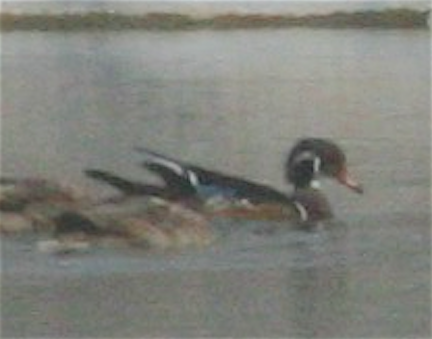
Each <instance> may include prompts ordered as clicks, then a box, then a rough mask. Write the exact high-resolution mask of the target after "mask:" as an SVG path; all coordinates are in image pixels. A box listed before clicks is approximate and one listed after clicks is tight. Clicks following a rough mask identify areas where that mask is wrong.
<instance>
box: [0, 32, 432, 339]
mask: <svg viewBox="0 0 432 339" xmlns="http://www.w3.org/2000/svg"><path fill="white" fill-rule="evenodd" d="M2 38H3V48H2V78H3V81H2V96H3V97H2V153H1V156H2V157H1V166H2V173H6V174H15V175H22V176H24V175H36V176H44V177H50V178H55V179H57V180H62V181H68V182H71V183H73V184H76V185H80V186H85V187H86V188H87V189H89V190H91V191H92V192H95V194H99V193H100V194H110V193H112V191H110V190H107V189H104V188H102V187H100V186H98V185H97V184H95V183H92V182H90V181H88V180H87V179H85V178H84V177H83V176H82V174H81V170H82V169H83V168H86V167H100V168H104V169H109V170H112V171H115V172H118V173H121V174H123V175H125V176H128V177H131V178H134V179H146V180H152V178H151V177H150V176H149V175H148V174H146V173H145V172H144V171H143V170H142V169H140V168H139V166H137V164H138V163H139V161H140V156H139V155H138V154H135V153H134V152H133V150H132V148H133V146H135V145H142V146H146V147H150V148H153V149H155V150H159V151H162V152H165V153H167V154H171V155H175V156H177V157H179V158H183V159H187V160H189V161H192V162H196V163H199V164H201V165H204V166H208V167H210V168H216V169H219V170H224V171H227V172H229V173H236V174H242V175H244V176H246V177H249V178H252V179H255V180H258V181H261V182H267V183H270V184H272V185H275V186H278V187H283V186H282V185H283V180H282V170H281V166H282V164H283V160H284V157H285V156H286V154H287V152H288V151H289V148H290V147H291V146H292V145H293V143H294V142H295V140H296V139H297V138H299V137H303V136H322V137H330V138H332V139H334V140H336V141H337V142H338V143H340V144H341V145H342V146H343V147H344V148H345V150H346V152H347V155H348V159H349V163H350V166H351V170H352V172H353V173H354V174H355V176H356V177H357V178H358V179H359V181H361V182H362V183H363V184H364V186H365V188H366V193H365V195H364V196H361V197H359V196H354V195H352V194H351V193H350V192H348V191H346V190H345V189H343V188H341V187H339V186H337V185H336V184H333V183H327V182H326V183H324V187H323V189H324V190H325V191H326V192H327V193H328V195H329V198H330V200H331V202H332V204H333V207H334V209H335V211H336V214H337V216H338V221H337V222H336V224H337V225H335V227H333V228H328V229H324V230H320V231H317V232H301V231H294V230H285V229H283V228H277V229H275V230H274V232H270V233H268V234H262V232H260V230H262V228H263V227H264V228H265V227H267V226H268V225H263V224H259V223H229V222H227V221H219V222H217V223H215V225H214V228H215V232H216V233H217V234H218V236H219V239H218V241H217V242H216V244H214V245H213V246H211V247H210V248H208V249H201V250H189V251H183V252H180V253H172V252H171V253H146V252H143V251H139V250H112V249H111V250H110V249H99V250H95V251H93V252H89V253H85V254H83V255H78V256H74V257H69V258H57V257H52V256H49V255H47V254H43V253H38V252H37V251H36V249H35V246H34V239H33V238H32V237H28V236H24V237H17V238H8V239H5V240H3V241H2V254H3V260H2V287H3V288H2V292H3V293H2V320H3V323H2V327H3V333H4V334H6V335H8V336H28V337H38V336H52V337H55V336H59V335H61V336H62V337H68V336H69V337H77V336H78V337H79V336H92V337H109V336H115V337H119V336H120V337H121V336H123V337H124V336H127V337H131V336H132V337H137V336H209V335H210V336H297V337H299V336H300V337H408V336H409V337H428V336H430V319H431V312H430V116H429V112H430V40H429V32H427V31H398V30H390V31H380V30H364V31H360V30H342V31H340V30H306V29H305V30H280V31H272V30H261V31H233V32H212V31H200V32H187V33H146V32H123V33H91V34H90V33H88V34H86V33H80V34H59V33H7V34H4V35H3V37H2ZM119 305H120V306H119ZM186 305H187V307H186ZM119 307H120V308H119Z"/></svg>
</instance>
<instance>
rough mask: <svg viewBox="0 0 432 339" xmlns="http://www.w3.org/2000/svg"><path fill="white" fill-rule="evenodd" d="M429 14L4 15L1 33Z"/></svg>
mask: <svg viewBox="0 0 432 339" xmlns="http://www.w3.org/2000/svg"><path fill="white" fill-rule="evenodd" d="M429 15H430V13H429V11H418V10H412V9H388V10H383V11H358V12H334V13H331V14H324V15H302V16H295V15H264V14H235V13H228V14H222V15H216V16H213V17H210V18H196V17H192V16H189V15H184V14H175V13H162V12H161V13H148V14H139V15H130V14H122V13H118V12H101V11H98V12H85V13H63V14H16V13H1V15H0V19H1V30H2V31H15V30H24V31H26V30H37V31H91V30H112V31H117V30H136V29H141V30H162V31H174V30H197V29H215V30H232V29H260V28H274V29H277V28H294V27H311V28H334V29H338V28H340V29H342V28H382V29H428V28H429V23H428V20H429Z"/></svg>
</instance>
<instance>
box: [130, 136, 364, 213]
mask: <svg viewBox="0 0 432 339" xmlns="http://www.w3.org/2000/svg"><path fill="white" fill-rule="evenodd" d="M137 150H138V151H139V152H141V153H143V154H144V155H145V157H146V160H145V161H144V163H143V166H144V167H145V168H146V169H148V170H150V171H152V172H153V173H156V174H158V175H159V176H160V177H162V179H163V180H164V181H165V183H166V186H167V187H176V191H181V190H179V188H181V187H188V191H187V192H185V194H186V193H187V194H189V195H190V192H191V191H195V195H196V196H197V197H198V198H199V199H200V200H201V201H202V202H203V204H204V205H205V206H206V207H207V210H210V214H212V215H222V216H231V217H239V218H246V219H248V218H250V219H271V220H283V219H290V220H294V221H299V222H310V221H318V220H325V219H329V218H332V217H333V215H334V214H333V211H332V209H331V207H330V204H329V203H328V201H327V198H326V197H325V195H324V194H323V193H322V191H321V190H320V189H318V188H317V187H316V186H317V185H316V184H317V182H318V179H319V178H322V177H329V178H333V179H335V180H336V181H338V182H339V183H341V184H342V185H344V186H346V187H348V188H350V189H351V190H352V191H354V192H356V193H362V192H363V189H362V187H361V185H360V184H358V183H357V182H356V181H354V180H353V179H352V178H351V176H350V175H348V171H347V164H346V156H345V154H344V152H343V151H342V149H341V148H340V147H339V146H338V145H336V144H335V143H334V142H333V141H331V140H328V139H319V138H306V139H301V140H298V141H297V143H296V144H295V145H294V147H293V148H292V150H291V152H290V153H289V155H288V157H287V161H286V164H285V178H286V179H287V181H288V182H289V183H291V184H292V186H293V191H292V193H291V194H286V193H284V192H281V191H279V190H277V189H275V188H273V187H270V186H268V185H264V184H261V183H257V182H254V181H251V180H248V179H244V178H241V177H239V176H233V175H228V174H225V173H222V172H219V171H213V170H209V169H206V168H203V167H201V166H197V165H194V164H190V163H187V162H183V161H179V160H177V159H173V158H171V157H167V156H165V155H163V154H160V153H157V152H154V151H152V150H148V149H145V148H137ZM167 173H168V174H167Z"/></svg>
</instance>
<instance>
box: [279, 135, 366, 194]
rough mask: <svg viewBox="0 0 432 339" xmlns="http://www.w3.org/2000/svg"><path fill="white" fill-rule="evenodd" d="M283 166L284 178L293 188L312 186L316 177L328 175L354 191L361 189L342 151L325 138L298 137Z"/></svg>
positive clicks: (360, 191) (359, 191)
mask: <svg viewBox="0 0 432 339" xmlns="http://www.w3.org/2000/svg"><path fill="white" fill-rule="evenodd" d="M285 168H286V172H285V176H286V179H287V180H288V182H290V183H292V184H293V185H294V187H295V188H296V189H301V188H307V187H310V186H313V184H314V182H316V180H317V179H318V178H319V177H328V178H333V179H335V180H336V181H337V182H339V183H340V184H342V185H344V186H346V187H348V188H349V189H351V190H352V191H354V192H356V193H363V187H362V186H361V185H360V184H359V183H358V182H356V181H355V180H354V179H353V178H352V177H351V176H350V174H349V172H348V169H347V161H346V156H345V153H344V152H343V150H342V149H341V148H340V147H339V146H338V145H336V144H335V143H334V142H332V141H330V140H328V139H320V138H307V139H301V140H299V141H298V142H297V143H296V144H295V146H294V147H293V149H292V150H291V153H290V155H289V156H288V160H287V162H286V167H285Z"/></svg>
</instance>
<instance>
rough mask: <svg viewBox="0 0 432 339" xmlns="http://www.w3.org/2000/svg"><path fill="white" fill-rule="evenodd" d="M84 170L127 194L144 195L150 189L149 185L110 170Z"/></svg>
mask: <svg viewBox="0 0 432 339" xmlns="http://www.w3.org/2000/svg"><path fill="white" fill-rule="evenodd" d="M83 172H84V174H85V175H86V176H87V177H89V178H91V179H94V180H96V181H99V182H102V183H104V184H108V185H110V186H112V187H114V188H116V189H117V190H119V191H120V192H122V193H123V194H126V195H137V194H140V195H143V194H145V193H146V192H147V191H148V189H147V185H144V184H141V183H138V182H134V181H132V180H129V179H125V178H122V177H120V176H118V175H116V174H113V173H111V172H108V171H103V170H98V169H85V170H84V171H83ZM149 193H152V192H149Z"/></svg>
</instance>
